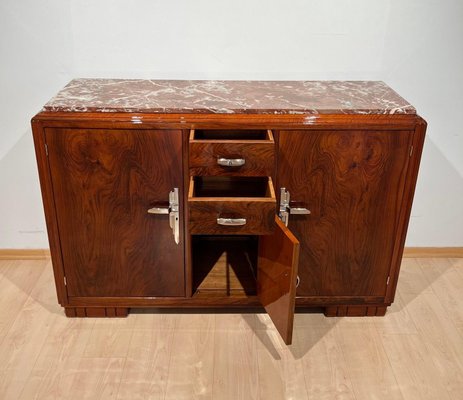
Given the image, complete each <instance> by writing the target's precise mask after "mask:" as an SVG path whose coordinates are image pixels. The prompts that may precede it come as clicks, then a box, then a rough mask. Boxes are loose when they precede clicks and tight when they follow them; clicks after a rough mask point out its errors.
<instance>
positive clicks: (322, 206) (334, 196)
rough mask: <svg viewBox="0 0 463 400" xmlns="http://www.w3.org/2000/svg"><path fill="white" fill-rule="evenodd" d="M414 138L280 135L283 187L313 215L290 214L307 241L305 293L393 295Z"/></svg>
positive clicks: (302, 271)
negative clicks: (389, 283) (395, 252)
mask: <svg viewBox="0 0 463 400" xmlns="http://www.w3.org/2000/svg"><path fill="white" fill-rule="evenodd" d="M411 137H412V134H411V132H408V131H364V130H362V131H340V130H336V131H329V130H327V131H281V132H280V135H279V154H278V185H279V187H284V188H286V190H287V191H289V193H290V198H291V202H290V203H291V204H292V205H294V206H295V208H296V207H305V208H307V209H309V210H310V214H302V215H300V214H295V215H293V214H290V216H289V225H288V227H289V229H290V230H291V232H292V233H293V234H294V235H295V236H296V238H297V239H298V240H299V241H300V256H299V278H300V280H299V286H298V289H297V295H298V296H306V297H311V296H316V297H322V296H339V297H342V296H362V297H363V296H376V297H384V296H385V294H386V289H387V281H388V276H389V271H390V267H391V262H392V255H393V249H394V246H395V241H396V239H397V237H396V232H397V226H398V223H399V214H400V209H401V204H402V198H403V195H404V187H405V175H406V170H407V168H408V163H409V153H410V145H411ZM291 204H290V205H291ZM296 209H297V208H296Z"/></svg>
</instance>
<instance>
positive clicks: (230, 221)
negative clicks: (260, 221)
mask: <svg viewBox="0 0 463 400" xmlns="http://www.w3.org/2000/svg"><path fill="white" fill-rule="evenodd" d="M217 224H219V225H224V226H243V225H246V218H217Z"/></svg>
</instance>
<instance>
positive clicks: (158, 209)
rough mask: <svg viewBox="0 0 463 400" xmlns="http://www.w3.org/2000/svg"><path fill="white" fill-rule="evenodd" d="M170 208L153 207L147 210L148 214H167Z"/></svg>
mask: <svg viewBox="0 0 463 400" xmlns="http://www.w3.org/2000/svg"><path fill="white" fill-rule="evenodd" d="M169 212H170V207H153V208H150V209H149V210H148V214H169Z"/></svg>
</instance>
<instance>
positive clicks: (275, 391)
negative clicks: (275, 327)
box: [256, 331, 308, 400]
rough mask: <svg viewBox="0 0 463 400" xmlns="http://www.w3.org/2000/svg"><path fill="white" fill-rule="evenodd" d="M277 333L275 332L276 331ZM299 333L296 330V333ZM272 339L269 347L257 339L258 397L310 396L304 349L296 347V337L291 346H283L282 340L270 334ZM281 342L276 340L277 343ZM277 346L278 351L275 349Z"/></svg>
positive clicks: (301, 397)
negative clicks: (303, 357)
mask: <svg viewBox="0 0 463 400" xmlns="http://www.w3.org/2000/svg"><path fill="white" fill-rule="evenodd" d="M275 334H276V331H275ZM296 335H297V333H296V332H295V333H294V336H296ZM269 340H270V341H271V342H273V344H272V347H271V348H269V347H268V345H267V343H266V342H265V341H260V340H257V342H256V343H257V368H258V380H257V382H256V385H257V388H258V398H259V399H261V400H266V399H275V400H280V399H306V398H308V394H307V388H306V384H305V378H304V370H303V364H302V359H301V357H300V354H301V352H300V351H298V350H295V349H296V347H297V345H298V344H297V339H296V338H294V341H293V345H292V346H291V347H290V348H289V347H288V348H287V347H286V346H280V345H279V342H280V339H279V338H277V336H276V335H274V334H272V335H270V338H269ZM277 341H278V343H275V342H277ZM275 348H277V350H274V349H275Z"/></svg>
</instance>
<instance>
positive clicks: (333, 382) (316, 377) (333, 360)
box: [293, 318, 355, 400]
mask: <svg viewBox="0 0 463 400" xmlns="http://www.w3.org/2000/svg"><path fill="white" fill-rule="evenodd" d="M333 319H334V318H333ZM334 320H335V319H334ZM295 339H296V341H295V347H296V350H295V352H296V358H299V356H301V360H302V368H301V369H302V371H303V374H304V379H305V384H306V387H307V392H308V395H309V398H310V399H319V400H330V399H343V400H355V395H354V391H353V387H352V382H351V380H350V378H349V376H348V373H347V372H348V366H347V364H346V362H345V359H344V357H343V354H342V349H341V346H340V343H339V341H338V338H337V337H336V330H335V329H334V326H327V327H312V328H309V327H308V328H305V329H298V330H297V331H296V337H295ZM293 351H294V350H293ZM296 361H297V359H296ZM296 398H297V397H296Z"/></svg>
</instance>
